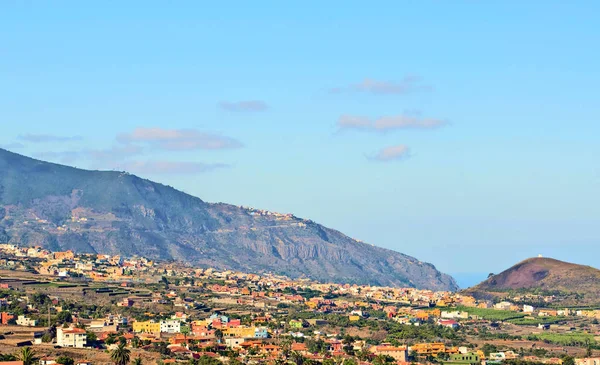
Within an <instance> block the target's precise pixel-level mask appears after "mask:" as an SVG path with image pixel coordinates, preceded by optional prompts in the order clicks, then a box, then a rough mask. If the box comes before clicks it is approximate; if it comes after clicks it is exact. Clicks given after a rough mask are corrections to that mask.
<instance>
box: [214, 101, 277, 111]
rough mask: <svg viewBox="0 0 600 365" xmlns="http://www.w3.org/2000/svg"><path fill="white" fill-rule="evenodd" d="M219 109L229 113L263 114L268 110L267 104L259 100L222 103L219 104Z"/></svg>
mask: <svg viewBox="0 0 600 365" xmlns="http://www.w3.org/2000/svg"><path fill="white" fill-rule="evenodd" d="M219 106H220V107H221V109H224V110H227V111H230V112H263V111H265V110H267V109H269V106H268V105H267V103H265V102H264V101H261V100H246V101H236V102H229V101H222V102H220V103H219Z"/></svg>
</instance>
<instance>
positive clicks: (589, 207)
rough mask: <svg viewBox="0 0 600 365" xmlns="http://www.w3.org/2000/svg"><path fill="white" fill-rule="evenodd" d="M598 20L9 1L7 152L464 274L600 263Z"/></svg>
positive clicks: (3, 79)
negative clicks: (154, 187)
mask: <svg viewBox="0 0 600 365" xmlns="http://www.w3.org/2000/svg"><path fill="white" fill-rule="evenodd" d="M598 11H600V6H599V5H598V3H597V2H592V1H590V2H583V1H580V2H577V1H574V2H564V1H528V2H523V1H502V2H475V1H464V2H460V1H443V2H442V1H419V2H398V1H390V2H371V3H369V4H368V5H366V3H364V2H351V1H350V2H349V1H343V2H342V1H340V2H333V1H332V2H322V1H314V2H310V1H303V2H295V3H292V2H281V1H274V2H261V1H256V2H218V4H217V3H214V4H212V5H209V4H207V3H205V2H196V1H190V2H185V1H178V2H155V1H139V2H136V1H130V2H126V3H125V2H118V3H116V2H115V3H106V2H78V1H72V2H69V1H61V2H17V1H14V2H9V1H7V2H3V3H2V4H0V85H1V86H2V87H0V125H1V127H2V128H1V130H0V131H1V133H0V146H3V147H5V148H8V149H10V150H12V151H14V152H18V153H22V154H26V155H30V156H35V157H38V158H43V159H46V160H51V161H55V162H60V163H67V164H71V165H75V166H79V167H84V168H97V169H119V170H122V169H126V170H129V171H131V172H133V173H136V174H138V175H140V176H143V177H147V178H151V179H153V180H157V181H160V182H163V183H166V184H169V185H172V186H175V187H177V188H179V189H181V190H184V191H186V192H188V193H191V194H193V195H196V196H198V197H200V198H202V199H204V200H206V201H211V202H216V201H223V202H229V203H233V204H242V205H249V206H254V207H260V208H265V209H270V210H274V211H281V212H293V213H294V214H296V215H298V216H301V217H307V218H311V219H314V220H316V221H318V222H320V223H322V224H325V225H327V226H329V227H333V228H336V229H339V230H341V231H342V232H344V233H346V234H348V235H350V236H352V237H355V238H358V239H361V240H364V241H366V242H369V243H373V244H375V245H379V246H384V247H388V248H391V249H394V250H398V251H401V252H404V253H407V254H410V255H414V256H416V257H418V258H420V259H422V260H425V261H429V262H432V263H434V264H435V265H436V266H437V267H438V268H440V269H441V270H443V271H445V272H449V273H452V274H456V275H457V276H459V277H460V278H463V277H472V276H473V275H475V276H477V274H482V273H488V272H499V271H501V270H502V269H504V268H506V267H507V266H509V265H511V264H513V263H516V262H517V261H519V260H521V259H524V258H527V257H529V256H534V255H537V254H540V253H541V254H544V255H545V256H553V257H556V258H560V259H564V260H568V261H573V262H578V263H586V264H591V265H594V264H595V260H594V259H593V258H594V257H595V256H597V254H599V253H600V163H599V162H598V160H599V156H600V126H599V125H600V124H599V123H598V122H599V117H600V103H599V102H598V101H599V100H600V91H599V89H598V85H599V84H600V72H599V71H598V65H599V64H600V57H599V56H600V50H599V48H598V47H597V45H598V44H600V26H598V24H597V14H598ZM461 280H462V279H461Z"/></svg>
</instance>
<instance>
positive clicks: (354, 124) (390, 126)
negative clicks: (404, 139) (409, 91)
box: [337, 114, 447, 132]
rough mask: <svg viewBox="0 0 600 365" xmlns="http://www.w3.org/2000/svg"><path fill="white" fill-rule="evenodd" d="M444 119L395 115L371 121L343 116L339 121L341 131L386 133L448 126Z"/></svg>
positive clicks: (364, 118) (358, 117) (359, 117)
mask: <svg viewBox="0 0 600 365" xmlns="http://www.w3.org/2000/svg"><path fill="white" fill-rule="evenodd" d="M446 124H447V122H446V121H444V120H442V119H434V118H422V117H419V116H413V115H406V114H400V115H394V116H387V117H380V118H378V119H375V120H371V119H370V118H368V117H364V116H357V115H347V114H346V115H342V116H340V118H339V119H338V123H337V125H338V127H339V128H340V129H358V130H366V131H379V132H385V131H389V130H394V129H434V128H439V127H442V126H444V125H446Z"/></svg>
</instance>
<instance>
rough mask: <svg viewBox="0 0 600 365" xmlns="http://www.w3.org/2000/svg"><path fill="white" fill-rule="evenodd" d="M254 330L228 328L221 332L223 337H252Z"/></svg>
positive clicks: (249, 328) (252, 328) (248, 328)
mask: <svg viewBox="0 0 600 365" xmlns="http://www.w3.org/2000/svg"><path fill="white" fill-rule="evenodd" d="M255 333H256V328H254V327H229V328H225V329H224V330H223V336H224V337H241V338H248V337H254V335H255Z"/></svg>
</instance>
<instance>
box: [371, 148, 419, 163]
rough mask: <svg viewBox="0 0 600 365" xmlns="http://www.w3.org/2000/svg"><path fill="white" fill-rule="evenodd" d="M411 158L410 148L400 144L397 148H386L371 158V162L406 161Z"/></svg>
mask: <svg viewBox="0 0 600 365" xmlns="http://www.w3.org/2000/svg"><path fill="white" fill-rule="evenodd" d="M409 157H410V148H408V146H406V145H403V144H399V145H396V146H390V147H385V148H383V149H381V150H380V151H379V152H377V154H375V155H374V156H372V157H370V159H371V160H375V161H382V162H387V161H396V160H404V159H406V158H409Z"/></svg>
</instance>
